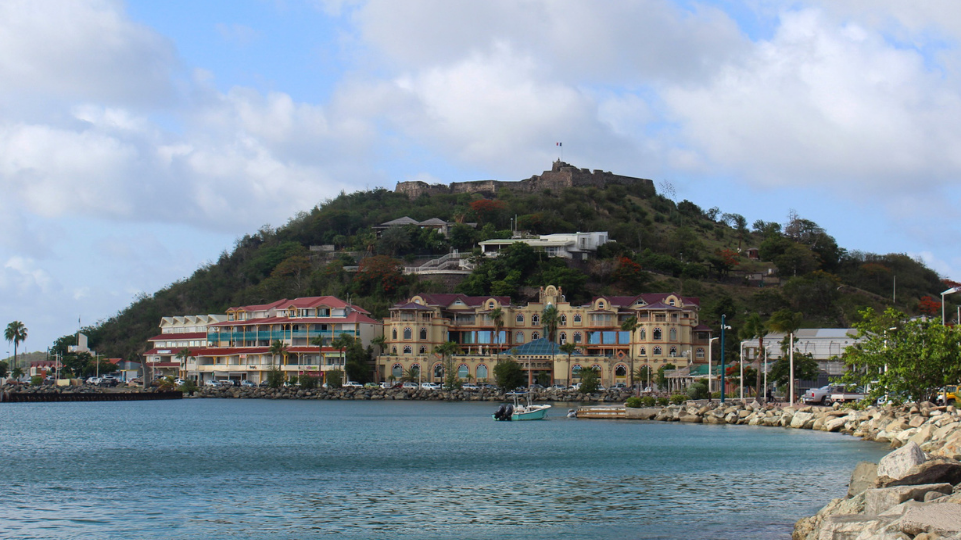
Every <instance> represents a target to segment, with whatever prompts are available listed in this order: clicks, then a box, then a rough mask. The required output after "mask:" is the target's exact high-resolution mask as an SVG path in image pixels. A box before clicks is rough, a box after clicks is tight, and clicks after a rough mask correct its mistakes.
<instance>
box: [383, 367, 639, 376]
mask: <svg viewBox="0 0 961 540" xmlns="http://www.w3.org/2000/svg"><path fill="white" fill-rule="evenodd" d="M590 367H591V368H593V369H594V370H596V371H601V370H602V368H601V366H600V365H599V364H594V365H592V366H590ZM582 369H584V368H583V367H582V366H581V365H580V364H574V365H573V366H571V374H572V375H573V376H574V377H579V376H580V373H581V370H582ZM419 371H420V364H417V363H415V364H411V366H410V372H409V373H404V366H403V365H401V364H394V365H393V366H391V368H390V374H391V375H392V376H393V377H394V379H402V378H403V377H404V376H405V375H406V376H408V377H409V378H414V377H417V376H418V375H419ZM627 372H628V368H627V365H625V364H617V365H616V366H614V376H615V377H627ZM489 373H490V371H489V370H488V369H487V365H486V364H480V365H479V366H477V368H476V369H475V370H474V379H476V380H483V379H487V377H488V374H489ZM470 374H471V373H470V366H468V365H467V364H461V365H459V366H457V377H458V378H459V379H467V377H468V376H470ZM433 377H434V378H438V379H440V378H443V377H444V365H443V364H434V367H433Z"/></svg>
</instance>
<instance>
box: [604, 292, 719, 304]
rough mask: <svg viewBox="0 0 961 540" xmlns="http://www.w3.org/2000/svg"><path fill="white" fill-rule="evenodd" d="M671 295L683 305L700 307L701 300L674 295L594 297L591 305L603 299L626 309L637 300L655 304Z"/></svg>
mask: <svg viewBox="0 0 961 540" xmlns="http://www.w3.org/2000/svg"><path fill="white" fill-rule="evenodd" d="M672 295H673V296H676V297H678V298H680V299H681V301H682V302H684V304H685V305H688V304H691V305H695V306H700V305H701V300H700V299H698V298H695V297H693V296H681V295H679V294H676V293H642V294H638V295H636V296H595V297H594V299H593V300H592V301H591V303H593V302H594V301H596V300H599V299H603V300H607V301H608V302H610V304H611V305H612V306H619V307H628V306H633V305H634V304H636V303H637V301H638V299H640V300H643V301H644V303H645V304H656V303H658V302H664V300H665V299H667V297H668V296H672Z"/></svg>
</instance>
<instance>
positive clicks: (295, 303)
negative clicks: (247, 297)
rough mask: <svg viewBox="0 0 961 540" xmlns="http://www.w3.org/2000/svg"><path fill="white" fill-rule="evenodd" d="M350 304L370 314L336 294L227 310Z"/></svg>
mask: <svg viewBox="0 0 961 540" xmlns="http://www.w3.org/2000/svg"><path fill="white" fill-rule="evenodd" d="M348 305H349V306H350V308H351V309H352V310H354V311H359V312H361V313H366V314H368V315H369V314H370V312H369V311H367V310H366V309H364V308H362V307H360V306H357V305H354V304H348V303H347V302H344V301H343V300H341V299H340V298H337V297H336V296H305V297H302V298H294V299H293V300H288V299H286V298H284V299H282V300H277V301H276V302H271V303H269V304H259V305H253V306H239V307H232V308H230V309H228V310H227V311H241V310H242V311H248V312H250V311H266V310H269V309H273V308H288V307H296V308H311V307H317V306H327V307H332V308H344V307H347V306H348Z"/></svg>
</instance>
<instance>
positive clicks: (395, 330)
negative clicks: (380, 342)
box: [391, 328, 397, 339]
mask: <svg viewBox="0 0 961 540" xmlns="http://www.w3.org/2000/svg"><path fill="white" fill-rule="evenodd" d="M391 339H397V329H396V328H394V331H393V332H391Z"/></svg>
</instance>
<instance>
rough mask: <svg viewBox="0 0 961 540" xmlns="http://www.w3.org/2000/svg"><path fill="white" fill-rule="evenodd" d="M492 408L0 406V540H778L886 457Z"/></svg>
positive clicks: (831, 440) (754, 430) (401, 404)
mask: <svg viewBox="0 0 961 540" xmlns="http://www.w3.org/2000/svg"><path fill="white" fill-rule="evenodd" d="M567 407H568V405H566V404H555V408H554V409H553V410H552V414H550V415H549V417H548V419H547V420H543V421H533V422H495V421H493V420H492V419H491V416H490V415H491V413H492V412H493V411H494V410H495V409H496V404H494V403H478V402H473V403H461V402H413V401H270V400H239V399H237V400H220V399H185V400H182V401H156V402H108V403H49V404H48V403H24V404H2V405H0V485H2V486H3V487H2V490H0V538H125V539H126V538H231V539H246V538H319V537H325V538H326V537H330V538H344V539H354V538H358V539H360V538H365V539H366V538H383V539H405V538H410V539H430V538H465V539H469V538H478V539H505V538H507V539H509V538H523V539H558V538H572V539H573V538H577V539H608V538H609V539H633V538H636V539H660V538H664V539H668V538H670V539H676V538H700V539H732V540H733V539H737V540H744V539H775V538H778V539H786V538H790V534H791V529H792V527H793V523H794V521H796V520H797V519H799V518H801V517H803V516H806V515H810V514H813V513H814V512H816V511H817V510H818V508H820V507H821V506H823V505H824V504H825V503H827V502H828V501H829V500H830V499H831V498H834V497H840V496H842V495H843V494H844V492H845V490H846V482H847V480H848V478H849V476H850V473H851V470H852V469H853V468H854V465H855V464H856V463H857V462H858V461H862V460H869V461H877V460H878V459H879V458H880V457H881V456H882V455H883V454H884V453H885V451H886V449H885V447H884V446H882V445H879V444H875V443H868V442H864V441H860V440H858V439H854V438H852V437H848V436H843V435H839V434H834V433H822V432H813V431H802V430H795V429H782V428H770V427H753V426H714V425H700V424H698V425H692V424H677V423H660V422H641V421H629V420H584V419H581V420H577V419H570V418H566V417H565V416H564V414H565V413H566V411H567Z"/></svg>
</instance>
